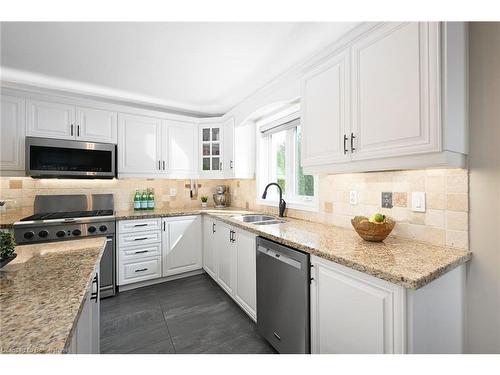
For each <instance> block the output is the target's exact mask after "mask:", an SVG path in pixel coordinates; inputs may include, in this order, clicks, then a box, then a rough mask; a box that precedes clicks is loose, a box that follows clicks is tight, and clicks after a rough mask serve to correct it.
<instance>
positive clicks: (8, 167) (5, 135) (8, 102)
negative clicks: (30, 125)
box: [0, 94, 26, 171]
mask: <svg viewBox="0 0 500 375" xmlns="http://www.w3.org/2000/svg"><path fill="white" fill-rule="evenodd" d="M24 105H25V102H24V99H22V98H18V97H15V96H10V95H3V94H2V96H1V108H0V112H1V118H0V121H1V122H0V135H1V137H0V170H2V171H24V170H25V166H24V151H25V150H24V134H25V130H26V121H25V107H24Z"/></svg>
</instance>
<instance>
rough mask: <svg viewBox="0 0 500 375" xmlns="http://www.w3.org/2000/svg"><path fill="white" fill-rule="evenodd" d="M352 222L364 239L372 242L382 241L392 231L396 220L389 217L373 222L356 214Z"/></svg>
mask: <svg viewBox="0 0 500 375" xmlns="http://www.w3.org/2000/svg"><path fill="white" fill-rule="evenodd" d="M351 224H352V226H353V227H354V229H355V230H356V232H357V233H358V234H359V235H360V236H361V238H362V239H364V240H366V241H370V242H382V241H383V240H385V239H386V238H387V236H388V235H389V234H390V233H391V232H392V230H393V229H394V226H395V225H396V222H395V221H394V220H392V219H391V218H389V217H386V218H385V221H384V222H383V223H372V222H370V221H368V219H367V218H364V217H359V216H356V217H355V218H354V219H351Z"/></svg>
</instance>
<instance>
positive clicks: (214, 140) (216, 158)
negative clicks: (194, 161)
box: [200, 124, 223, 173]
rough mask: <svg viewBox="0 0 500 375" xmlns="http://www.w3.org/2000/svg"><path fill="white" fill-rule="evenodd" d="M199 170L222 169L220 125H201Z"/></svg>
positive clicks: (218, 170) (203, 171)
mask: <svg viewBox="0 0 500 375" xmlns="http://www.w3.org/2000/svg"><path fill="white" fill-rule="evenodd" d="M200 131H201V142H200V144H201V171H202V173H210V172H221V171H222V160H223V159H222V125H221V124H217V125H215V124H214V125H202V126H201V127H200Z"/></svg>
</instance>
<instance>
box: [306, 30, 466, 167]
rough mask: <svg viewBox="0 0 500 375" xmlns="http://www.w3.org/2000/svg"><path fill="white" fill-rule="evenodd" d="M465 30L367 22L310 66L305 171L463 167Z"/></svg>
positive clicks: (308, 74) (307, 94)
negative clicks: (335, 48) (334, 49)
mask: <svg viewBox="0 0 500 375" xmlns="http://www.w3.org/2000/svg"><path fill="white" fill-rule="evenodd" d="M466 27H467V26H466V24H465V23H451V24H450V23H439V22H406V23H380V24H375V25H372V24H370V25H366V26H365V27H364V28H363V30H361V29H360V30H359V31H357V34H356V35H353V36H351V37H350V38H351V40H350V41H347V40H344V41H343V42H342V45H341V46H339V52H337V53H333V54H331V55H330V56H329V57H328V58H326V61H321V62H317V63H316V64H315V65H313V66H312V68H310V69H309V70H308V71H307V72H306V73H305V74H304V76H303V78H302V103H301V106H302V126H303V138H302V149H303V151H302V165H303V167H304V172H305V173H341V172H357V171H360V172H361V171H372V170H391V169H405V168H407V169H410V168H429V167H464V166H465V153H466V152H467V151H466V147H465V146H464V145H466V144H467V137H468V131H467V114H466V112H467V90H466V87H467V68H466V63H465V61H466V59H467V49H466V39H467V30H466ZM449 82H453V84H452V85H451V84H450V83H449ZM448 88H452V91H451V92H448V91H449V90H448Z"/></svg>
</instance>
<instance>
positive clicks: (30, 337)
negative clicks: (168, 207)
mask: <svg viewBox="0 0 500 375" xmlns="http://www.w3.org/2000/svg"><path fill="white" fill-rule="evenodd" d="M105 243H106V239H105V238H104V237H100V238H91V239H82V240H75V241H63V242H58V243H44V244H34V245H24V246H17V247H16V253H17V258H16V259H14V260H13V261H12V262H10V263H9V264H8V265H6V266H5V267H3V268H2V269H0V309H1V314H0V352H1V353H15V354H21V353H29V354H33V353H51V354H55V353H67V352H72V350H75V331H76V330H77V325H78V322H79V320H80V318H81V315H82V312H83V310H84V308H85V304H86V301H87V300H88V298H89V293H90V292H91V291H92V284H93V281H94V280H95V275H96V273H98V269H99V262H100V260H101V256H102V253H103V250H104V247H105ZM96 305H97V303H96Z"/></svg>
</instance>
